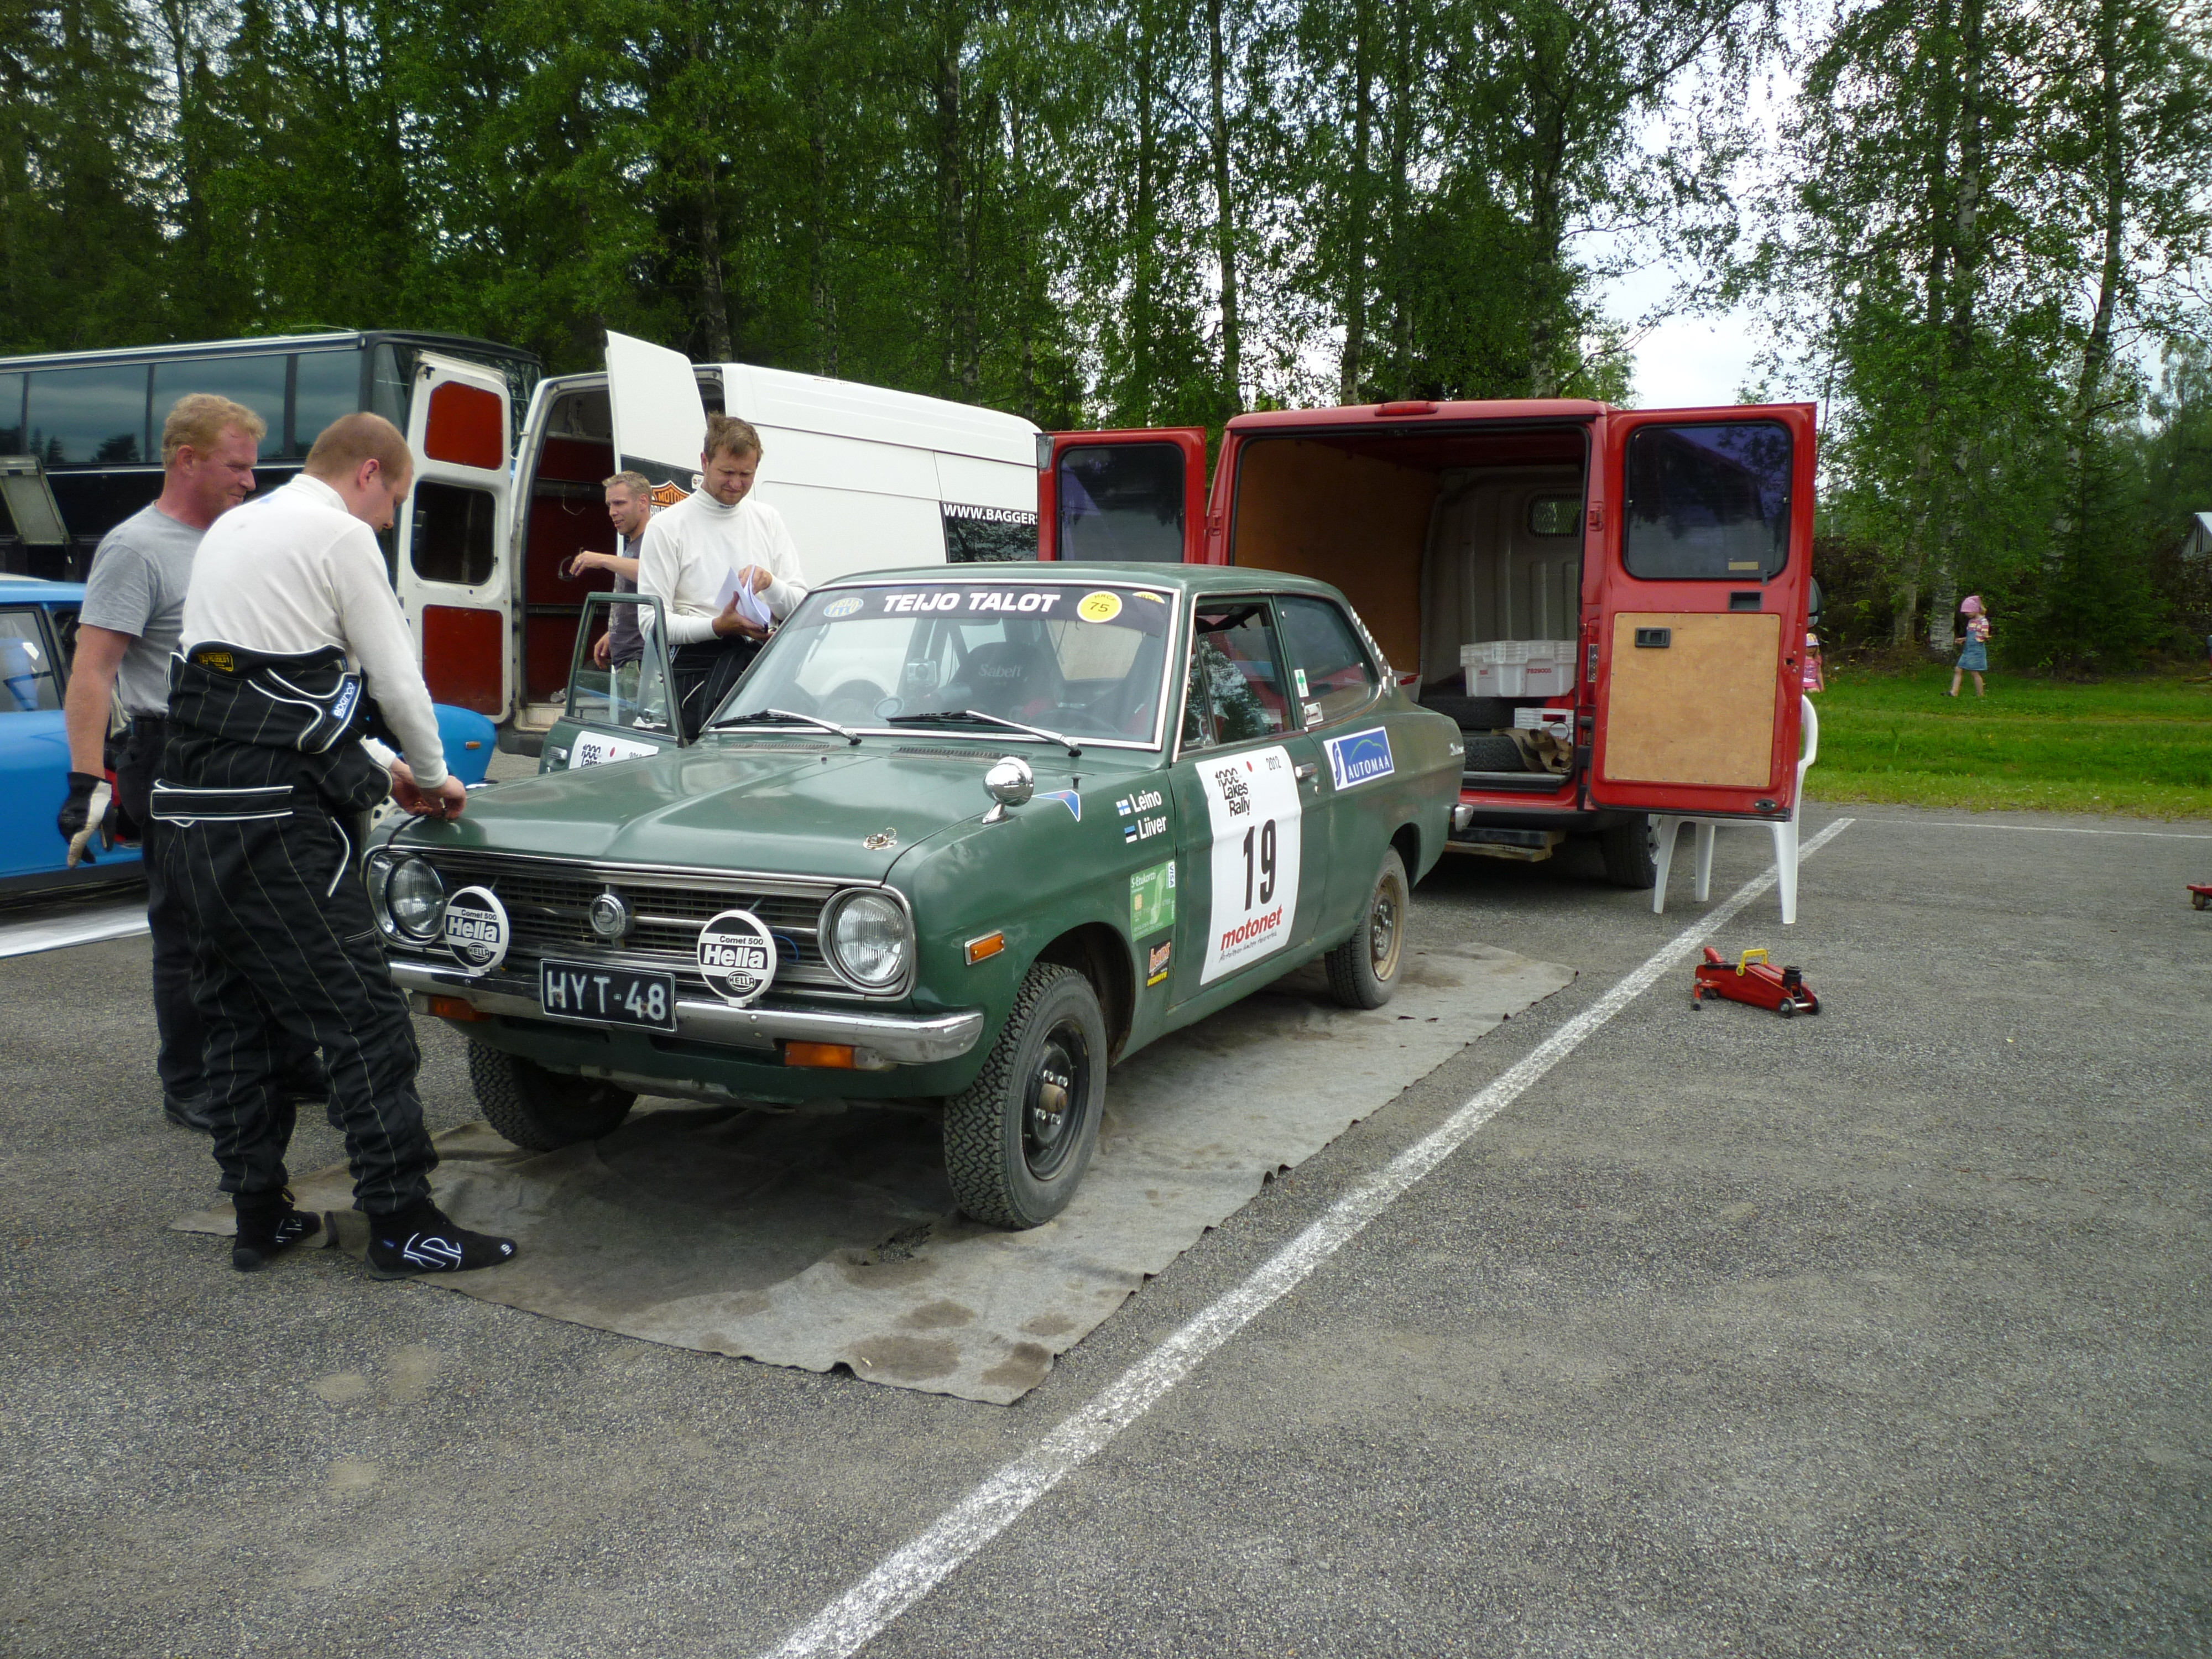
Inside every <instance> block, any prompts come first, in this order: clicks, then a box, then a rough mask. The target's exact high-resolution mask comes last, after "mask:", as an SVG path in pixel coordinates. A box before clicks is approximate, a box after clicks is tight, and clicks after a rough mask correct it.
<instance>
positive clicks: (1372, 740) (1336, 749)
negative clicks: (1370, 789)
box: [1321, 726, 1397, 789]
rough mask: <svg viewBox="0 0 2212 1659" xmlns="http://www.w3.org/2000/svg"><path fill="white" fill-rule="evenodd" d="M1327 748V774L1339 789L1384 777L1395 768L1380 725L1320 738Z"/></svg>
mask: <svg viewBox="0 0 2212 1659" xmlns="http://www.w3.org/2000/svg"><path fill="white" fill-rule="evenodd" d="M1321 746H1322V748H1323V749H1325V750H1328V771H1329V775H1330V776H1331V777H1333V778H1334V779H1335V780H1336V787H1338V788H1340V789H1350V788H1352V787H1353V786H1355V785H1357V784H1362V783H1372V782H1374V781H1376V779H1377V778H1387V777H1389V775H1391V774H1392V773H1393V772H1395V771H1396V770H1397V767H1396V765H1395V763H1393V761H1392V760H1391V758H1390V734H1389V732H1386V731H1384V730H1383V728H1382V727H1381V726H1370V727H1369V728H1368V729H1367V730H1366V731H1364V732H1347V733H1346V734H1345V735H1344V736H1343V737H1340V738H1323V739H1322V745H1321Z"/></svg>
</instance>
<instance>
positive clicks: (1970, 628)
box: [1945, 593, 1990, 697]
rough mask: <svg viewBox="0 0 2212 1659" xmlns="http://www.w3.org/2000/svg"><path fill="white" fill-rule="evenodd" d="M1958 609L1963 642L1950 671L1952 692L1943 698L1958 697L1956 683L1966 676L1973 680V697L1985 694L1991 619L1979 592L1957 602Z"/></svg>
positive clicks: (1988, 664) (1957, 684)
mask: <svg viewBox="0 0 2212 1659" xmlns="http://www.w3.org/2000/svg"><path fill="white" fill-rule="evenodd" d="M1959 609H1960V611H1962V612H1963V613H1965V616H1966V643H1965V644H1964V645H1962V646H1960V647H1959V665H1958V666H1957V667H1956V668H1954V669H1953V670H1952V671H1951V689H1950V690H1949V691H1948V692H1947V693H1946V694H1945V695H1946V696H1953V697H1955V696H1958V695H1959V682H1960V680H1961V679H1963V678H1965V677H1966V676H1967V675H1968V674H1972V676H1973V677H1974V695H1975V696H1978V697H1979V696H1987V695H1988V693H1987V692H1986V691H1984V690H1983V686H1982V676H1983V675H1984V673H1986V672H1988V671H1989V666H1990V647H1989V639H1990V619H1989V617H1988V615H1987V614H1986V613H1985V612H1984V611H1983V609H1982V599H1981V595H1980V594H1978V593H1969V594H1967V595H1966V598H1965V599H1961V600H1960V601H1959Z"/></svg>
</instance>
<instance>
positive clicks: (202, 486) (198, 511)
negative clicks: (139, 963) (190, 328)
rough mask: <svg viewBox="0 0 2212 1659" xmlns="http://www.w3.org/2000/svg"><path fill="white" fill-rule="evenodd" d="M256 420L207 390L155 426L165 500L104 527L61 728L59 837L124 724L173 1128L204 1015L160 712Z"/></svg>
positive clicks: (199, 1120)
mask: <svg viewBox="0 0 2212 1659" xmlns="http://www.w3.org/2000/svg"><path fill="white" fill-rule="evenodd" d="M267 430H268V427H267V424H266V423H265V422H264V421H263V420H262V418H261V417H260V416H258V415H256V414H255V413H254V412H253V411H252V410H250V409H248V408H246V406H245V405H244V404H234V403H233V402H231V400H230V399H229V398H218V397H216V396H214V395H213V394H212V393H209V392H194V393H193V394H192V395H191V396H190V397H187V398H179V399H178V401H177V405H176V407H175V408H174V409H173V410H170V412H169V417H168V419H167V422H165V423H164V424H163V426H162V428H161V470H162V477H161V495H160V496H159V497H158V498H157V499H156V500H155V502H154V504H153V505H152V506H151V507H145V508H143V509H142V510H140V511H139V512H137V513H132V514H131V517H129V518H127V519H125V520H124V521H123V522H122V523H121V524H119V525H118V526H115V528H114V529H112V530H111V531H109V532H107V534H106V536H105V537H103V538H101V540H100V548H99V550H98V551H97V552H95V553H94V555H93V556H92V574H90V576H88V578H87V579H86V581H85V589H84V608H83V610H82V611H81V612H80V613H79V615H78V619H77V620H78V624H79V625H78V629H77V641H76V658H75V659H74V660H73V662H72V663H71V665H70V681H69V696H68V700H67V702H65V704H64V710H65V712H64V716H63V718H64V722H65V724H66V726H67V729H68V732H69V747H70V795H69V800H68V802H67V803H66V804H65V805H64V806H63V807H62V810H61V813H60V816H59V817H58V819H57V820H56V823H57V826H58V828H59V829H60V830H61V832H62V835H63V836H64V838H66V837H68V836H73V835H75V834H76V832H77V831H78V830H79V829H82V828H83V827H84V822H85V817H86V814H87V811H88V808H89V805H90V804H91V800H92V792H93V791H94V789H96V788H97V787H99V786H100V780H101V779H102V777H103V776H105V775H106V738H107V727H108V711H109V708H110V706H111V702H112V701H113V699H114V698H115V697H116V696H119V698H120V700H121V702H122V704H123V710H124V713H125V714H128V715H129V716H130V717H131V726H130V730H129V732H128V734H127V735H126V737H125V741H124V744H123V752H122V755H121V757H120V758H119V759H118V762H117V763H116V768H115V794H116V801H117V804H118V805H120V806H121V807H122V809H123V811H125V813H126V814H128V815H129V816H130V817H131V818H133V819H135V820H136V821H137V823H138V826H139V829H140V833H141V834H142V835H143V836H144V838H145V852H146V859H145V868H146V921H147V927H148V931H149V933H151V934H152V935H153V945H154V1019H155V1024H156V1025H157V1026H158V1027H159V1028H160V1030H161V1055H160V1058H159V1060H158V1061H157V1062H156V1064H157V1066H158V1069H159V1070H160V1073H161V1096H162V1100H161V1104H162V1110H163V1112H164V1114H165V1115H167V1118H168V1120H169V1121H171V1122H172V1123H175V1124H179V1125H181V1126H183V1127H186V1128H192V1129H205V1128H208V1127H210V1123H209V1121H208V1118H207V1073H206V1068H205V1065H204V1057H203V1055H202V1054H201V1052H200V1050H201V1046H202V1036H203V1033H202V1028H201V1024H200V1018H199V1016H198V1014H197V1013H196V1012H194V1011H193V1008H192V995H191V945H190V944H189V942H188V941H187V940H186V939H185V934H184V924H183V920H182V915H181V913H180V911H179V896H178V895H176V894H174V893H172V892H170V891H169V890H167V887H166V885H165V884H164V883H163V882H162V879H161V866H160V863H159V861H158V860H156V858H155V842H156V840H157V838H158V837H159V836H160V835H161V833H162V832H161V829H160V828H159V827H158V826H157V825H155V823H153V821H152V819H153V814H152V812H151V811H150V809H149V797H150V795H151V793H152V791H153V787H154V775H155V772H156V771H157V770H159V769H160V767H161V747H162V744H164V743H165V742H166V741H167V730H166V726H167V714H168V711H169V659H170V657H171V655H172V654H173V653H174V652H175V651H176V649H177V646H178V643H179V637H180V635H181V634H182V631H183V628H184V620H185V587H186V586H187V585H188V584H189V583H190V582H191V574H192V556H193V555H194V554H195V553H197V551H198V550H199V544H200V538H201V537H203V536H204V535H205V534H206V533H207V528H208V526H210V525H211V524H213V523H214V522H215V521H216V520H217V519H218V518H220V517H222V515H223V514H224V513H228V511H230V509H231V508H233V507H236V506H237V505H238V504H239V503H240V501H244V500H245V499H246V496H247V495H250V494H252V490H253V464H254V461H255V459H256V456H257V451H258V446H259V443H260V440H261V437H262V435H263V434H264V432H266V431H267ZM286 1076H287V1077H288V1078H289V1079H296V1082H297V1085H298V1086H297V1087H296V1088H290V1087H289V1086H288V1093H289V1094H290V1095H291V1096H292V1097H294V1098H295V1100H296V1099H298V1098H301V1097H312V1098H315V1099H320V1098H321V1097H323V1095H324V1094H325V1083H324V1079H323V1078H322V1075H321V1069H320V1067H319V1065H318V1064H317V1062H316V1060H315V1057H314V1054H313V1051H312V1050H303V1051H301V1053H299V1054H293V1055H290V1056H288V1057H287V1065H286Z"/></svg>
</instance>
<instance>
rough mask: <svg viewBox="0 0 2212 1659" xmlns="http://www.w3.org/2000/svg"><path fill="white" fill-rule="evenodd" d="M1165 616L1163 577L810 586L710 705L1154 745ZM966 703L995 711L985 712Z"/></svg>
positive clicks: (741, 711) (738, 715) (769, 718)
mask: <svg viewBox="0 0 2212 1659" xmlns="http://www.w3.org/2000/svg"><path fill="white" fill-rule="evenodd" d="M1174 621H1175V596H1174V594H1173V593H1172V592H1170V591H1168V590H1166V589H1163V588H1148V587H1144V586H1138V585H1135V584H1130V585H1127V586H1123V585H1121V584H1118V583H1107V582H1065V581H1025V582H1006V581H1000V582H992V581H985V580H945V581H918V582H912V583H897V584H886V585H884V586H866V587H843V588H829V589H825V590H824V591H823V592H818V593H813V594H810V595H809V596H808V597H807V599H806V601H805V604H804V605H801V606H800V607H799V610H798V611H797V612H796V613H795V614H794V615H793V617H792V618H791V620H790V621H789V622H787V623H785V624H784V626H783V627H782V628H781V629H779V630H778V631H777V634H776V636H775V641H773V642H772V643H771V644H770V645H769V647H768V649H767V650H766V651H764V652H763V653H762V655H761V659H760V661H759V662H758V663H757V664H756V665H754V667H753V670H752V671H751V672H750V673H749V674H747V675H746V676H745V678H744V683H743V684H740V685H739V686H738V689H737V690H735V691H734V692H733V693H732V694H731V696H730V700H729V701H728V702H726V703H725V704H723V706H722V708H721V709H720V711H719V713H718V714H716V716H715V723H716V724H717V725H721V726H727V725H730V724H732V723H742V722H743V721H744V720H746V719H747V717H749V716H750V717H756V718H758V719H760V720H762V721H763V723H764V724H775V723H777V722H776V718H775V714H772V713H771V712H770V711H773V710H781V711H783V713H784V714H787V715H788V714H805V715H810V716H812V717H814V718H816V719H817V720H836V721H838V722H840V723H841V724H843V725H846V726H854V727H857V728H859V729H860V730H861V731H869V730H875V731H891V730H894V729H901V728H903V729H908V730H910V729H912V728H913V727H915V726H930V725H937V724H942V725H944V726H946V727H948V728H960V727H969V728H973V729H974V730H975V731H977V732H981V731H984V730H986V729H989V730H990V731H992V732H994V735H996V736H999V737H1004V736H1005V735H1006V727H1004V726H998V725H997V724H995V721H996V720H1014V721H1019V722H1021V723H1022V724H1024V725H1025V726H1034V727H1038V728H1042V730H1045V731H1048V732H1053V733H1064V734H1066V736H1068V737H1071V738H1081V739H1082V740H1083V741H1085V742H1086V743H1107V744H1115V743H1119V744H1131V745H1136V746H1142V747H1152V746H1156V745H1157V744H1158V743H1159V741H1160V690H1161V684H1162V679H1163V669H1164V665H1165V662H1166V658H1167V645H1168V638H1169V635H1170V629H1172V627H1173V624H1174ZM977 715H988V716H993V717H995V718H994V720H993V721H990V722H987V721H983V720H977V719H976V718H975V717H976V716H977Z"/></svg>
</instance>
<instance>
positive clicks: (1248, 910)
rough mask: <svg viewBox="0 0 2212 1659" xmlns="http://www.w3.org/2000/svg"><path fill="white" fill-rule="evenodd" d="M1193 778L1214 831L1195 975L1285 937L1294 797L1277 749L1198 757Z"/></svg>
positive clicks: (1219, 971)
mask: <svg viewBox="0 0 2212 1659" xmlns="http://www.w3.org/2000/svg"><path fill="white" fill-rule="evenodd" d="M1198 780H1199V785H1200V788H1202V789H1203V790H1204V792H1205V794H1206V818H1207V822H1208V824H1209V826H1210V827H1211V829H1212V832H1213V850H1212V859H1211V860H1210V867H1211V869H1212V875H1213V892H1212V898H1211V900H1210V902H1209V905H1208V910H1209V915H1208V916H1207V919H1206V951H1205V955H1204V957H1203V959H1202V961H1201V962H1200V968H1199V983H1200V984H1201V985H1206V984H1211V983H1212V981H1215V980H1217V979H1219V978H1220V977H1221V976H1222V975H1225V974H1231V973H1234V972H1236V971H1237V969H1239V968H1243V967H1245V966H1247V965H1248V964H1249V963H1255V962H1257V961H1259V960H1260V959H1261V957H1268V956H1272V955H1273V954H1274V953H1275V952H1276V951H1279V950H1281V949H1282V948H1283V947H1284V946H1285V945H1288V944H1289V943H1290V942H1291V935H1292V933H1294V932H1295V931H1296V928H1297V908H1298V841H1299V829H1300V828H1301V821H1300V803H1299V800H1298V786H1297V777H1296V775H1294V774H1293V773H1292V771H1291V757H1290V756H1289V754H1288V753H1287V752H1285V750H1281V749H1262V750H1258V751H1257V752H1255V753H1251V754H1243V755H1230V756H1224V757H1218V758H1215V757H1207V758H1201V759H1200V761H1199V763H1198Z"/></svg>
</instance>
